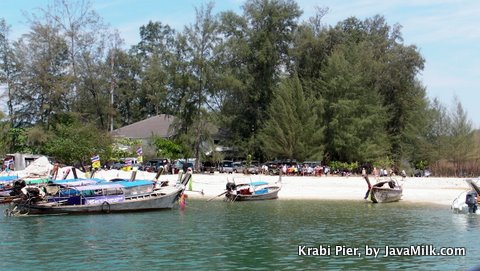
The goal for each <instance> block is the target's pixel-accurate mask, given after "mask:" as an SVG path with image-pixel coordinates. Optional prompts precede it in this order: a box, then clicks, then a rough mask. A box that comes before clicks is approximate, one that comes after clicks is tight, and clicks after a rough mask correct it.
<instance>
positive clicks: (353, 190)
mask: <svg viewBox="0 0 480 271" xmlns="http://www.w3.org/2000/svg"><path fill="white" fill-rule="evenodd" d="M131 174H132V172H131V171H120V170H108V171H104V170H102V171H100V172H98V173H97V174H95V177H97V178H103V179H106V180H110V179H113V178H127V179H128V178H129V177H130V176H131ZM154 177H155V173H151V172H145V171H138V172H137V174H136V179H138V180H153V179H154ZM394 178H396V179H397V180H399V182H400V183H401V184H403V197H402V199H401V201H402V202H411V203H433V204H440V205H444V206H450V205H451V204H452V202H453V200H454V199H455V198H457V197H458V195H460V193H462V192H464V191H466V190H470V187H469V185H468V184H467V183H466V182H465V180H466V179H468V178H439V177H407V178H405V179H403V181H402V178H401V177H400V176H396V177H394ZM369 179H370V183H371V184H372V185H373V184H375V183H376V181H375V179H374V178H373V177H372V176H369ZM177 180H178V175H171V174H167V175H161V176H160V178H159V181H160V182H164V181H168V183H169V185H174V184H175V183H176V182H177ZM228 180H230V181H231V180H235V182H236V183H239V182H251V181H252V182H253V181H266V182H269V183H275V182H277V181H279V176H278V175H276V176H270V175H261V174H259V175H244V174H238V173H233V174H227V173H218V172H215V173H213V174H199V173H195V174H193V175H192V181H193V182H192V190H193V191H189V190H188V188H189V185H187V188H186V190H185V191H186V194H187V195H188V196H189V197H191V198H192V199H193V198H194V199H204V200H210V199H211V198H213V197H215V196H218V195H219V194H221V193H223V192H224V191H225V185H226V183H227V181H228ZM281 185H282V189H281V191H280V192H279V194H278V199H279V200H359V201H364V196H365V193H366V191H367V189H368V187H367V183H366V182H365V179H364V178H363V177H362V176H348V177H340V176H282V181H281ZM202 192H203V195H202ZM217 199H223V196H220V197H218V198H215V199H214V200H217Z"/></svg>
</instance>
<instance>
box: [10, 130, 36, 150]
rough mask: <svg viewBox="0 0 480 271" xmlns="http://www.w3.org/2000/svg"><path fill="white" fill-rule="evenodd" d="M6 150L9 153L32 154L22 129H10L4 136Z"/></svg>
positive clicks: (25, 131)
mask: <svg viewBox="0 0 480 271" xmlns="http://www.w3.org/2000/svg"><path fill="white" fill-rule="evenodd" d="M4 140H5V145H6V150H7V151H8V152H10V153H17V152H18V153H32V149H31V148H30V146H29V145H28V133H27V130H26V129H24V128H10V129H9V130H8V131H7V134H6V136H5V139H4Z"/></svg>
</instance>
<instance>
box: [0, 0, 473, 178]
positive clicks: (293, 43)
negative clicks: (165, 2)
mask: <svg viewBox="0 0 480 271" xmlns="http://www.w3.org/2000/svg"><path fill="white" fill-rule="evenodd" d="M53 4H54V5H53V6H54V7H55V8H53V7H49V8H47V9H41V10H40V11H39V12H37V13H36V14H33V16H30V17H29V18H30V19H29V25H30V29H29V31H28V33H26V34H24V35H22V36H21V37H20V38H19V39H17V40H10V39H9V34H10V28H9V25H8V22H6V21H5V20H4V19H1V18H0V83H1V84H2V85H3V86H4V89H5V90H6V93H5V94H6V95H5V97H6V99H7V110H8V112H5V118H4V119H3V122H2V124H1V127H0V133H1V134H0V138H1V139H2V142H1V144H0V146H1V148H2V151H3V152H4V153H6V152H11V151H20V150H29V151H32V152H46V153H47V154H50V155H55V156H59V157H60V156H61V157H62V158H63V159H64V160H65V161H68V162H74V161H75V160H85V159H88V155H90V154H89V153H91V152H103V151H104V152H106V153H108V152H109V151H111V150H108V146H107V145H108V144H110V143H109V142H112V141H111V140H110V139H109V136H107V132H108V131H111V130H112V129H115V128H119V127H122V126H124V125H128V124H131V123H133V122H137V121H140V120H143V119H146V118H148V117H150V116H153V115H157V114H171V115H175V117H176V120H177V121H176V122H175V124H174V125H175V128H176V129H175V130H176V131H177V133H176V135H175V136H174V138H172V141H171V142H164V141H163V140H160V139H157V140H156V141H155V142H153V145H154V146H157V149H158V151H160V149H162V148H165V146H168V149H169V150H170V151H169V152H171V155H172V156H178V155H180V153H181V155H185V156H186V155H189V156H194V157H196V158H197V159H198V161H200V160H201V159H203V158H204V156H205V155H206V153H209V152H210V151H211V150H209V151H207V150H206V149H205V144H204V143H205V142H210V143H213V142H215V143H216V144H219V145H222V146H229V147H231V150H232V151H233V152H232V153H229V154H228V155H229V156H232V157H230V158H236V159H246V157H247V156H248V155H252V156H253V158H254V159H256V160H266V159H275V158H278V159H280V158H289V159H297V160H307V159H315V160H323V161H325V162H329V161H341V162H345V163H348V164H349V165H354V164H357V163H383V162H382V161H387V160H388V161H390V159H393V162H394V163H396V164H397V165H409V166H411V167H412V168H413V167H419V166H420V165H421V167H425V165H430V166H432V167H434V166H435V167H437V168H440V167H443V168H453V170H452V171H449V172H450V174H451V173H452V172H453V174H464V172H466V171H468V170H469V169H467V168H466V166H465V165H466V164H468V162H469V161H476V159H478V151H476V150H477V149H478V147H477V146H476V145H475V144H476V141H475V140H474V133H473V132H474V131H473V128H472V125H471V122H470V121H469V119H468V116H467V114H466V112H465V111H464V110H463V107H462V105H461V104H460V103H459V102H458V101H455V102H454V103H455V105H454V106H453V108H452V109H450V110H448V109H446V107H445V106H444V105H442V104H441V103H439V102H438V101H436V100H433V101H431V100H429V99H428V97H427V96H426V88H425V86H423V85H422V82H421V81H419V77H418V75H419V74H420V72H421V71H422V70H423V68H424V63H425V59H424V58H423V56H422V55H421V54H420V51H419V49H418V48H417V47H416V46H415V45H413V44H405V43H404V41H403V38H402V33H401V25H399V24H394V25H389V24H388V23H387V21H386V19H385V18H384V17H383V16H381V15H375V16H373V17H371V18H367V19H364V20H360V19H358V18H355V17H350V18H345V19H344V20H342V21H340V22H338V23H337V24H335V25H326V24H324V23H323V21H322V19H323V17H324V16H325V14H327V13H328V12H329V10H328V8H323V9H317V13H316V14H315V15H314V16H313V17H312V18H308V19H307V20H305V21H301V17H300V16H301V15H302V10H301V9H300V8H299V7H298V4H297V3H296V2H295V1H293V0H246V1H245V2H244V3H243V5H242V13H241V14H237V13H235V12H233V11H224V12H221V13H218V14H214V13H213V9H214V4H213V3H208V4H206V5H202V6H200V7H198V8H196V16H195V19H194V22H193V23H192V24H190V25H187V26H185V27H184V28H183V29H173V28H172V27H171V26H169V25H168V24H165V23H163V22H160V21H148V22H145V25H143V26H141V27H140V29H139V35H140V41H139V42H138V44H135V45H133V46H131V47H130V48H126V46H125V45H124V44H123V42H122V39H121V37H120V36H119V34H118V31H115V30H112V29H110V28H109V27H108V25H107V24H105V23H104V22H103V20H102V18H101V17H100V16H99V15H98V14H97V13H96V12H95V11H94V10H93V9H92V8H91V6H89V5H88V4H87V2H85V1H73V2H67V1H61V0H55V1H53ZM65 116H70V117H65ZM71 116H74V117H73V119H74V121H75V122H76V123H75V125H73V124H72V123H73V122H72V117H71ZM212 126H215V127H216V129H212V128H211V127H212ZM212 131H218V134H216V135H212ZM213 136H215V138H214V137H213ZM100 138H101V139H102V140H100ZM93 139H98V140H96V141H93ZM90 141H91V142H90ZM171 143H172V144H171ZM173 143H174V144H173ZM472 145H475V148H472V147H471V146H472ZM179 146H181V150H180V149H178V148H180V147H179ZM106 155H108V154H106ZM439 172H440V170H439Z"/></svg>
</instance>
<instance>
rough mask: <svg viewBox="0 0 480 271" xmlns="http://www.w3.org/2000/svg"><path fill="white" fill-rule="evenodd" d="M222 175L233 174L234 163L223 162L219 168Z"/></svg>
mask: <svg viewBox="0 0 480 271" xmlns="http://www.w3.org/2000/svg"><path fill="white" fill-rule="evenodd" d="M219 172H220V173H233V161H223V162H222V163H221V165H220V168H219Z"/></svg>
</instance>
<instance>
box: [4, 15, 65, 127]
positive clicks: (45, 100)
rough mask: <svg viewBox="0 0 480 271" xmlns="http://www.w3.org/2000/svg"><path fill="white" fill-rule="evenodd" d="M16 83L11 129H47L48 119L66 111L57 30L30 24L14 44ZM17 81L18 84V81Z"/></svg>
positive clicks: (62, 46) (62, 51)
mask: <svg viewBox="0 0 480 271" xmlns="http://www.w3.org/2000/svg"><path fill="white" fill-rule="evenodd" d="M15 55H16V56H17V59H18V61H19V66H18V73H19V75H18V76H19V79H18V80H16V81H15V84H16V85H15V89H16V91H15V93H14V95H13V98H14V99H13V106H14V108H16V112H15V113H14V114H15V120H16V123H15V125H18V126H21V125H24V124H36V123H40V124H42V125H44V126H45V127H48V126H49V123H50V120H51V118H52V116H53V115H54V114H56V113H59V112H63V111H64V110H66V109H67V108H68V103H69V101H68V98H67V95H68V79H67V77H66V70H68V65H69V63H68V49H67V46H66V44H65V42H64V40H63V38H62V37H61V36H60V35H59V32H58V29H56V28H52V27H51V26H49V25H43V24H34V25H32V31H31V32H30V33H29V34H26V35H23V36H22V38H21V39H20V40H19V41H18V42H16V43H15ZM20 79H21V80H20Z"/></svg>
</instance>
